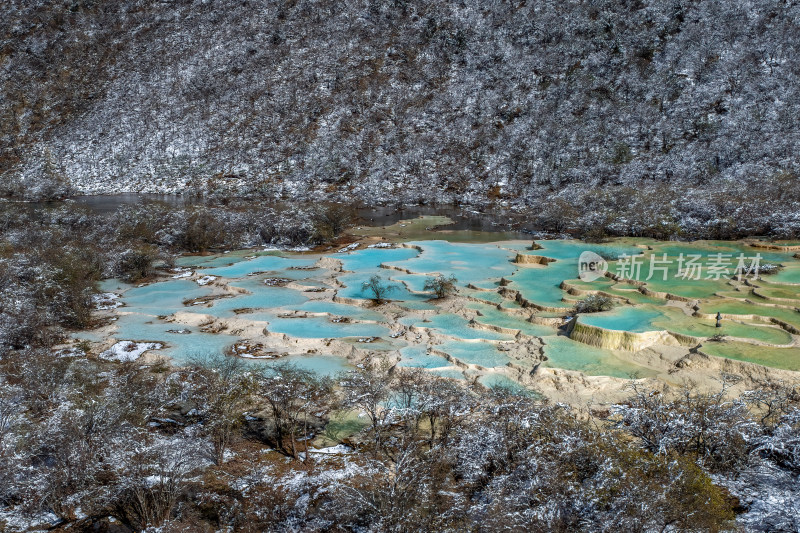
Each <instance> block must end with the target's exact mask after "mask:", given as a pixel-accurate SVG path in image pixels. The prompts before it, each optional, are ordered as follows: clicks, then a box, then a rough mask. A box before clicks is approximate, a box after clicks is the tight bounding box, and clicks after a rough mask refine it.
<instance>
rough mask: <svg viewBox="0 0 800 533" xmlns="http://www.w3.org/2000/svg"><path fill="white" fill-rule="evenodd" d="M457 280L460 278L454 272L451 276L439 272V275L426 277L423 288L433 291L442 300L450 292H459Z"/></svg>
mask: <svg viewBox="0 0 800 533" xmlns="http://www.w3.org/2000/svg"><path fill="white" fill-rule="evenodd" d="M457 282H458V280H457V279H456V277H455V276H454V275H452V274H451V275H450V276H449V277H445V276H444V275H442V274H439V275H438V276H431V277H429V278H428V279H426V280H425V287H424V288H423V289H424V290H426V291H432V292H433V293H434V294H435V295H436V298H438V299H440V300H441V299H442V298H445V297H446V296H448V295H450V294H453V293H456V292H458V288H457V287H456V283H457Z"/></svg>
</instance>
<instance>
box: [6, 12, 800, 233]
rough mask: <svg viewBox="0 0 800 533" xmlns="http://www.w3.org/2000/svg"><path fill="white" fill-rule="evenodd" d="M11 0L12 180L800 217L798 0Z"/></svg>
mask: <svg viewBox="0 0 800 533" xmlns="http://www.w3.org/2000/svg"><path fill="white" fill-rule="evenodd" d="M4 4H5V5H4V6H3V11H4V16H3V20H2V21H0V81H2V83H1V87H2V88H1V89H0V90H1V91H2V92H1V93H0V126H2V128H1V129H2V137H0V138H1V139H2V140H0V173H2V182H3V187H4V189H5V190H4V191H3V192H5V193H6V194H16V195H23V196H26V195H27V196H28V197H32V196H36V195H42V194H44V195H47V194H60V193H61V192H63V191H65V190H69V189H70V187H71V188H72V190H75V191H80V192H90V193H96V192H119V191H147V192H168V191H181V192H186V191H195V190H202V191H209V190H211V191H214V190H216V191H220V192H221V193H223V194H237V195H254V196H261V197H266V198H291V199H301V200H308V199H319V198H326V199H334V200H353V199H358V200H361V201H366V202H367V203H374V204H377V203H386V202H398V203H414V202H425V203H432V202H453V201H458V202H463V203H470V204H474V205H487V204H490V203H492V202H507V203H508V204H509V205H512V206H513V205H517V206H538V205H541V204H542V200H543V199H545V198H547V199H549V201H548V202H546V203H547V205H549V206H551V207H552V206H556V207H557V210H558V211H559V212H562V213H563V212H564V211H565V209H566V210H567V211H568V210H569V208H575V209H576V210H577V211H576V213H575V215H576V216H587V213H595V212H598V213H600V214H601V215H598V216H599V219H598V220H599V222H600V223H606V224H608V219H609V217H610V218H613V219H615V220H616V221H617V222H616V224H617V225H618V226H620V225H621V227H619V228H618V229H619V231H622V232H627V233H636V231H638V230H637V228H639V226H641V225H642V224H647V223H649V221H653V220H658V221H659V222H661V223H663V224H666V225H669V224H672V223H674V224H678V225H680V226H682V227H684V229H687V230H689V231H694V232H696V231H698V228H706V229H707V228H708V227H710V226H715V227H719V226H720V225H722V226H731V227H737V228H739V229H741V228H744V229H745V231H749V232H762V233H763V232H766V233H776V234H780V235H793V234H796V233H797V232H798V228H800V221H798V220H796V213H797V212H798V205H800V204H798V198H800V194H799V193H798V192H797V185H798V177H797V176H798V161H797V157H796V154H797V152H798V148H800V142H799V140H800V133H799V132H798V128H797V126H796V117H797V115H798V111H800V94H798V93H800V87H798V83H797V80H798V75H799V74H800V72H799V71H800V63H799V62H798V61H799V60H798V57H799V56H800V54H798V47H800V40H798V39H797V35H800V27H798V26H800V7H799V6H798V3H797V2H787V1H775V0H755V1H747V2H738V1H736V2H734V1H724V2H717V1H714V2H712V1H689V0H641V1H639V0H637V1H598V2H577V1H560V0H559V1H555V0H552V1H550V0H548V1H526V0H515V1H513V2H505V1H491V2H486V1H478V0H465V1H463V2H418V1H405V0H395V1H393V2H368V1H344V2H332V1H325V0H319V1H313V0H298V1H290V2H275V1H273V2H263V1H262V2H259V1H251V0H238V1H232V0H220V1H215V2H208V1H189V0H178V1H156V0H138V1H131V0H125V1H114V2H111V1H102V0H98V1H90V0H82V1H71V2H70V1H68V2H64V1H58V2H51V1H38V2H31V1H22V0H11V1H10V2H5V3H4ZM635 190H639V191H645V192H643V193H642V192H638V193H637V192H635ZM555 197H557V198H558V199H555ZM632 203H633V204H636V207H635V208H631V207H630V204H632ZM653 203H655V204H658V208H657V209H655V208H654V206H653V205H652V204H653ZM766 215H769V216H766ZM636 216H639V217H640V218H641V219H642V220H641V221H636V220H631V218H636ZM611 229H613V228H611ZM639 229H641V228H639ZM723 234H724V231H722V232H721V236H724V235H723Z"/></svg>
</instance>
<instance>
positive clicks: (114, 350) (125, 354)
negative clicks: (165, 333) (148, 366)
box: [100, 341, 164, 361]
mask: <svg viewBox="0 0 800 533" xmlns="http://www.w3.org/2000/svg"><path fill="white" fill-rule="evenodd" d="M163 347H164V345H163V344H161V343H158V342H133V341H120V342H118V343H116V344H114V345H113V346H112V347H111V348H109V349H108V350H106V351H104V352H103V353H101V354H100V358H101V359H107V360H109V361H135V360H137V359H139V357H141V356H142V354H143V353H144V352H146V351H148V350H160V349H161V348H163Z"/></svg>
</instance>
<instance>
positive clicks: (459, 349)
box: [435, 341, 511, 368]
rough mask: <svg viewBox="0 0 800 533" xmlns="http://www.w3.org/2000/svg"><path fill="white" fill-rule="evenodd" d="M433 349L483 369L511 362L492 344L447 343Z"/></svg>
mask: <svg viewBox="0 0 800 533" xmlns="http://www.w3.org/2000/svg"><path fill="white" fill-rule="evenodd" d="M435 348H436V349H437V350H441V351H443V352H445V353H448V354H450V355H452V356H453V357H455V358H456V359H458V360H459V361H461V362H463V363H467V364H471V365H480V366H482V367H485V368H493V367H496V366H503V365H505V364H507V363H509V362H510V361H511V359H509V357H508V356H507V355H506V354H505V353H503V352H501V351H500V350H498V349H497V347H496V346H495V345H494V344H490V343H486V342H463V341H448V342H446V343H444V344H441V345H439V346H435Z"/></svg>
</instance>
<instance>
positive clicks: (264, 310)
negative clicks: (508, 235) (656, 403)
mask: <svg viewBox="0 0 800 533" xmlns="http://www.w3.org/2000/svg"><path fill="white" fill-rule="evenodd" d="M425 224H426V220H424V219H417V220H412V221H406V222H405V224H402V223H401V224H398V225H399V226H401V227H411V228H416V229H415V231H413V232H410V233H411V235H410V236H409V238H411V239H412V240H405V239H404V238H403V237H402V236H400V235H392V234H391V232H390V231H389V232H385V234H384V235H383V236H378V235H374V234H370V233H369V232H366V234H365V235H361V236H359V238H358V239H356V240H355V241H354V244H352V245H350V246H347V247H346V248H344V249H343V250H331V251H330V252H326V253H309V252H306V253H293V252H286V251H276V250H270V251H254V250H242V251H234V252H231V253H224V254H218V255H211V256H186V257H182V258H181V259H180V260H179V262H178V268H177V269H175V270H174V271H171V272H169V273H168V275H166V273H165V276H164V278H163V279H161V280H159V281H156V282H153V283H149V284H146V285H142V286H129V285H126V284H123V283H121V282H119V281H116V280H108V281H105V282H103V286H102V289H103V290H104V291H105V292H107V293H113V294H116V295H118V296H119V299H118V300H117V301H118V302H121V304H122V305H121V306H120V307H117V308H115V309H111V310H107V311H104V312H105V313H107V315H108V318H109V320H110V322H109V323H108V325H107V326H104V327H103V328H101V329H99V330H95V331H90V332H77V333H75V334H74V336H75V338H76V339H85V340H87V341H90V342H94V343H96V345H97V346H98V349H99V350H102V349H104V348H107V347H108V346H109V345H110V344H112V343H115V342H118V341H135V342H151V343H159V344H158V345H159V346H161V349H160V350H152V351H150V352H148V354H149V355H148V356H149V357H152V356H154V355H163V356H166V357H169V358H170V359H171V360H173V361H174V362H175V363H176V364H180V363H181V362H185V361H188V360H191V359H195V358H203V357H208V356H210V355H213V354H218V353H225V354H227V355H229V356H231V357H241V358H245V359H247V360H249V361H252V362H253V364H267V365H270V364H276V363H278V362H291V363H293V364H297V365H299V366H302V367H304V368H308V369H312V370H314V371H317V372H319V373H321V374H325V375H335V374H336V373H337V372H340V371H342V370H346V369H347V368H351V367H352V366H353V365H358V364H362V363H364V362H365V361H366V360H375V359H381V360H386V361H387V363H388V364H390V365H397V366H398V367H406V368H414V367H416V368H424V369H426V370H427V371H429V372H431V373H434V374H437V375H440V376H443V377H448V378H454V379H461V380H469V381H474V382H476V383H481V384H484V385H485V386H509V385H513V386H515V387H528V388H531V389H537V390H539V391H540V392H543V393H545V394H548V393H549V394H550V395H551V396H554V397H556V398H562V399H563V398H565V397H566V399H570V398H569V396H570V392H569V391H570V390H572V389H574V388H575V387H577V385H575V383H578V382H580V383H583V384H584V385H585V386H587V387H588V388H589V389H592V388H593V387H594V389H595V390H599V389H602V388H603V387H607V386H608V384H609V383H621V382H622V381H623V380H628V379H630V378H631V377H635V378H639V379H660V380H662V381H665V382H670V383H678V382H680V381H681V380H684V379H686V378H687V377H689V376H692V377H693V378H697V376H698V375H700V374H703V373H705V374H707V375H708V376H710V375H711V374H713V373H715V372H719V371H722V370H725V371H727V372H731V371H733V372H740V373H745V374H747V373H754V372H755V373H758V372H761V371H763V367H766V368H768V369H774V370H768V371H769V372H772V371H775V372H781V371H796V370H800V342H799V341H800V337H798V332H799V330H800V312H798V310H797V307H796V306H800V260H798V259H797V258H795V257H794V253H793V252H792V251H788V250H781V249H768V248H758V247H756V246H754V245H753V244H752V243H746V242H736V243H731V242H728V243H722V242H695V243H672V242H657V241H652V240H645V239H618V240H614V241H612V242H609V243H604V244H587V243H584V242H580V241H571V240H541V241H537V242H536V243H535V244H533V243H532V242H531V241H530V240H525V241H521V240H501V241H498V242H486V241H488V240H489V239H488V238H487V235H486V234H482V235H480V236H479V238H477V239H472V238H471V236H470V235H462V234H458V233H457V232H456V233H455V234H450V233H447V232H437V231H430V232H429V235H430V236H431V237H432V239H430V240H422V239H419V237H420V235H423V236H424V234H422V233H421V232H422V231H424V230H420V229H419V228H421V227H425ZM392 237H399V238H395V239H394V240H392ZM500 237H503V236H500ZM445 239H450V240H445ZM459 240H461V241H463V240H467V241H469V240H474V241H477V242H453V241H459ZM587 250H589V251H592V252H594V253H597V254H599V255H601V256H602V257H604V258H607V259H608V274H607V275H605V276H601V277H600V278H598V279H595V280H592V281H585V280H581V279H579V278H578V272H579V270H578V268H579V257H580V256H581V253H583V252H585V251H587ZM718 253H724V254H725V255H727V254H730V255H731V256H732V257H734V258H735V257H737V254H746V255H747V256H748V257H749V256H753V255H755V254H756V253H758V254H760V259H761V261H763V262H764V263H773V264H780V265H783V268H782V269H780V271H779V272H777V273H774V274H770V275H762V276H760V278H757V277H751V278H747V277H744V278H742V279H736V276H727V277H719V279H714V278H713V276H712V277H711V278H710V279H709V278H707V277H706V276H702V277H700V278H699V279H687V278H686V276H683V275H682V271H681V265H680V264H679V262H678V259H679V258H681V257H682V256H683V257H686V256H687V255H697V254H705V255H709V254H710V255H713V254H718ZM648 256H651V257H652V256H654V257H658V258H659V259H661V260H664V259H665V258H666V259H675V261H671V262H670V263H669V264H668V266H666V267H664V270H665V272H664V273H663V274H664V276H661V277H659V276H656V277H651V279H649V280H647V281H641V280H642V279H644V278H643V277H639V278H637V279H632V277H631V278H627V279H626V278H625V277H624V276H619V275H617V274H615V272H619V271H620V270H623V271H624V270H625V269H624V268H621V266H624V265H623V263H624V262H625V261H630V258H631V257H640V258H642V259H647V257H648ZM664 264H666V263H664ZM729 271H730V272H729V273H735V272H733V269H732V268H731V269H729ZM438 274H442V275H445V276H450V275H453V276H455V277H456V278H457V280H458V281H457V285H458V288H459V292H458V294H456V295H454V296H451V297H448V298H445V299H442V300H435V299H432V295H431V294H430V293H428V292H426V291H425V290H424V285H425V280H426V279H427V277H428V276H431V275H438ZM375 275H378V276H381V278H382V279H383V280H384V282H385V283H387V284H390V285H391V286H392V287H393V290H392V291H391V293H390V295H389V300H390V301H388V302H386V303H383V304H381V305H374V304H373V303H372V301H371V300H370V295H369V294H368V293H367V292H366V291H365V290H364V289H363V288H362V284H363V282H364V281H366V280H368V279H369V278H370V277H371V276H375ZM591 294H602V295H605V296H606V297H608V298H610V299H611V300H612V301H613V302H614V307H613V309H611V310H608V311H604V312H599V313H585V314H577V315H575V313H573V309H574V306H575V304H576V303H577V302H578V301H580V300H582V299H584V298H586V297H588V296H589V295H591ZM717 313H720V314H721V317H722V321H721V327H716V314H717ZM737 362H741V364H739V366H735V367H732V366H731V365H732V364H734V365H735V364H737ZM756 365H762V366H761V367H757V366H756ZM758 368H762V370H757V369H758ZM792 375H793V372H792ZM567 384H570V385H569V386H567ZM587 384H588V385H587Z"/></svg>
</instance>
